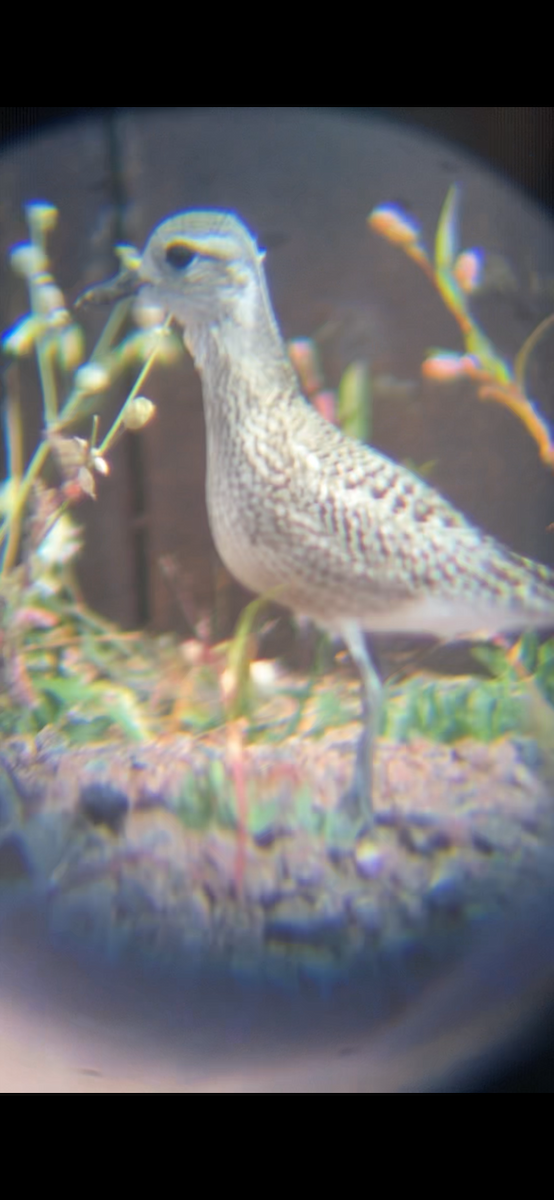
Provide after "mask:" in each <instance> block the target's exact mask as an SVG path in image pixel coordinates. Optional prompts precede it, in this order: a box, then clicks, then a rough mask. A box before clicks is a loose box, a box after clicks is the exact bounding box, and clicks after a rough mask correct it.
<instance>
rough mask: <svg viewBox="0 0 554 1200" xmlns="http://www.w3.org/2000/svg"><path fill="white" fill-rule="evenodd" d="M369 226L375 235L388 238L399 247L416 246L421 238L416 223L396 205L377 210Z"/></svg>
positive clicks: (370, 218)
mask: <svg viewBox="0 0 554 1200" xmlns="http://www.w3.org/2000/svg"><path fill="white" fill-rule="evenodd" d="M368 220H369V225H370V227H371V229H373V230H374V231H375V233H379V234H380V235H381V237H386V238H387V240H388V241H389V242H394V244H395V245H397V246H416V245H418V244H419V241H420V238H421V230H420V228H419V226H418V225H416V223H415V221H413V220H412V219H411V218H410V217H407V216H406V213H404V212H403V211H402V209H401V208H399V207H397V205H396V204H383V205H382V206H381V207H379V208H375V209H374V210H373V212H372V213H370V215H369V218H368Z"/></svg>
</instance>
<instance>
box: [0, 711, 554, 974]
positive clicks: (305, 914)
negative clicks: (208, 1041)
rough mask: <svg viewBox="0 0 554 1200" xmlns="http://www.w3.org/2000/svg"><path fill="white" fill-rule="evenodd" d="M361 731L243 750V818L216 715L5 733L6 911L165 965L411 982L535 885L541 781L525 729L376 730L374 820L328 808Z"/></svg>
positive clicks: (542, 874)
mask: <svg viewBox="0 0 554 1200" xmlns="http://www.w3.org/2000/svg"><path fill="white" fill-rule="evenodd" d="M356 733H357V730H355V729H353V728H351V727H346V728H345V729H343V730H335V731H332V732H329V733H328V734H326V735H325V736H324V737H323V738H322V739H321V740H319V741H317V742H316V741H314V740H313V739H306V738H296V739H290V740H289V741H288V742H287V743H286V744H284V745H282V746H280V747H272V746H267V745H265V746H251V747H247V748H245V749H244V751H243V756H242V761H241V771H242V775H243V777H244V780H245V783H246V792H245V799H246V809H245V812H244V814H243V817H242V821H241V822H240V821H239V822H238V821H237V815H236V814H237V802H236V794H235V785H236V779H237V776H236V774H235V775H234V774H233V771H232V769H231V766H230V760H229V754H228V746H227V744H226V741H225V737H226V735H225V733H224V732H222V733H221V734H220V735H219V740H218V737H217V736H216V737H215V738H212V739H211V742H210V744H209V745H208V744H206V743H204V742H200V741H197V740H196V741H195V740H194V739H192V738H190V737H186V736H182V737H179V738H171V739H167V740H163V739H160V740H157V741H156V742H155V743H153V744H146V745H141V746H139V747H137V746H134V747H133V746H128V745H122V744H117V743H106V744H105V745H98V746H94V747H90V746H89V747H86V748H80V749H69V748H68V747H67V746H64V745H62V744H61V743H60V742H59V741H57V740H56V739H54V738H53V737H52V736H51V735H48V734H45V735H42V736H39V737H38V738H37V739H36V740H34V741H31V740H26V739H14V740H11V741H8V742H6V743H4V744H3V746H2V747H1V750H0V897H1V904H2V908H3V910H4V912H13V911H14V909H15V910H16V911H17V910H18V909H19V907H20V906H21V905H23V906H28V905H30V906H31V908H33V907H36V909H37V910H38V911H40V912H41V914H42V918H43V919H44V921H45V928H46V932H47V937H48V940H49V942H51V943H52V944H54V945H55V946H60V947H62V948H63V949H64V950H67V951H69V952H70V953H72V954H75V953H77V954H79V955H81V954H85V955H93V956H94V957H99V958H100V959H101V960H105V961H109V962H112V963H113V962H115V963H119V962H122V963H128V962H132V963H138V964H140V965H146V966H147V967H148V968H149V969H150V968H153V969H154V970H156V971H158V970H159V971H161V972H162V973H163V972H166V971H169V972H174V971H177V972H180V971H183V972H184V973H185V974H187V973H189V972H191V973H193V974H194V975H196V976H197V975H198V974H199V973H200V974H202V973H203V972H204V971H210V970H216V971H223V972H224V973H229V974H231V975H232V976H234V977H239V978H244V977H246V978H249V979H256V980H258V979H260V980H263V981H265V982H269V983H273V982H275V981H278V982H283V981H287V980H298V979H302V980H306V979H307V980H310V981H311V980H316V981H320V982H321V981H323V982H326V981H329V980H333V979H340V980H345V979H346V980H349V979H351V978H354V977H356V976H357V974H358V972H359V971H361V972H368V971H369V972H370V974H371V976H372V977H375V978H381V977H383V975H387V977H388V978H389V980H393V981H394V980H396V983H395V986H397V985H399V986H400V987H401V988H404V989H410V988H411V987H412V985H416V984H417V983H418V981H422V980H423V979H424V978H425V977H427V975H428V973H429V971H430V970H431V969H433V968H434V966H435V965H440V964H441V963H443V962H444V961H445V960H446V959H449V958H450V957H451V955H452V953H453V952H455V951H457V950H459V949H460V948H461V947H462V946H464V945H465V944H466V942H467V940H468V938H469V937H470V936H471V934H472V932H473V931H474V930H475V929H478V928H480V926H481V924H482V922H483V920H484V919H485V918H487V917H489V916H495V915H502V914H506V915H509V914H510V912H512V911H514V910H515V909H516V908H517V906H518V905H519V903H520V902H524V901H525V900H528V899H536V898H537V897H539V898H540V894H541V892H542V890H543V889H544V890H545V889H546V888H547V886H548V881H549V878H550V876H551V868H552V856H553V847H554V805H553V803H552V793H551V789H550V788H549V787H548V786H547V785H546V784H545V783H544V782H542V781H541V778H540V776H539V773H538V771H537V769H536V767H537V763H536V754H535V750H534V747H533V744H532V743H531V742H526V741H524V740H521V741H519V742H514V741H510V740H504V741H500V742H497V743H495V744H493V745H490V746H484V745H480V744H477V743H475V742H470V741H467V742H463V743H459V744H457V745H456V746H443V745H437V744H432V743H428V742H424V741H417V742H412V743H411V744H407V745H398V744H393V743H391V742H386V741H383V742H381V743H380V745H379V750H378V755H377V762H376V803H375V809H376V814H375V825H374V828H373V829H372V830H371V831H369V832H368V831H367V830H364V829H363V828H362V827H361V825H360V822H359V821H358V822H356V821H354V820H353V819H351V818H349V817H348V816H347V815H346V814H344V813H342V812H341V810H340V806H339V807H338V801H339V798H340V796H341V795H342V794H343V793H344V792H345V791H346V788H347V785H348V781H349V777H350V773H351V769H352V762H353V754H354V747H355V736H356ZM241 824H242V829H241ZM399 981H400V983H399Z"/></svg>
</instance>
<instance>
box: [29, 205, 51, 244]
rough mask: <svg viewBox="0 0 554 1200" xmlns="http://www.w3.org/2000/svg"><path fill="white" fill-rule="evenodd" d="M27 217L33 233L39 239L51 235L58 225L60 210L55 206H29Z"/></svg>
mask: <svg viewBox="0 0 554 1200" xmlns="http://www.w3.org/2000/svg"><path fill="white" fill-rule="evenodd" d="M25 215H26V217H27V220H28V222H29V227H30V229H31V233H33V234H35V233H36V234H38V235H39V237H43V236H44V235H45V234H48V233H51V232H52V230H53V229H55V228H56V225H57V223H58V210H57V208H55V207H54V205H53V204H28V205H27V207H26V209H25Z"/></svg>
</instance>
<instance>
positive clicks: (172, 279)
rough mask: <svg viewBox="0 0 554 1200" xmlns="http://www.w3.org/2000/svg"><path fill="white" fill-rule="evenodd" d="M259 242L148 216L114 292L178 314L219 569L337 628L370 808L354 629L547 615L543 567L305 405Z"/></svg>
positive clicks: (369, 715) (219, 223)
mask: <svg viewBox="0 0 554 1200" xmlns="http://www.w3.org/2000/svg"><path fill="white" fill-rule="evenodd" d="M264 257H265V256H264V254H263V253H262V252H261V251H260V250H259V248H258V246H257V244H256V242H255V240H254V238H253V237H252V236H251V234H250V233H249V231H248V230H247V229H246V227H245V226H244V225H243V224H242V222H241V221H240V220H238V218H237V217H236V216H234V215H232V214H230V213H225V212H185V213H182V214H180V215H178V216H175V217H172V218H171V219H169V220H167V221H164V222H163V223H162V224H161V225H159V226H158V227H157V228H156V229H155V230H154V232H153V234H152V236H151V237H150V239H149V241H148V243H147V245H146V248H145V251H144V254H143V257H142V261H141V265H140V267H139V268H138V269H137V273H136V276H135V277H134V279H133V278H132V277H131V276H130V277H129V281H128V282H129V287H128V288H126V287H125V286H122V285H121V284H120V285H119V294H120V295H121V294H122V293H123V292H124V291H125V290H128V291H131V290H134V291H139V290H140V292H141V294H142V295H143V297H144V301H145V302H146V303H148V304H152V305H155V306H157V307H159V308H161V309H163V310H164V311H165V312H166V313H167V314H168V315H169V314H171V315H173V316H174V318H175V319H176V320H177V322H178V323H179V324H180V325H182V326H183V328H184V336H185V343H186V345H187V347H188V349H189V351H190V353H191V355H192V357H193V359H194V361H195V363H196V366H197V369H198V371H199V373H200V377H201V381H202V390H203V397H204V409H205V417H206V426H207V447H208V469H207V482H206V492H207V503H208V513H209V519H210V525H211V530H212V534H213V537H214V541H215V544H216V547H217V549H218V552H219V554H220V555H221V558H222V560H223V562H224V563H225V565H226V566H227V568H228V570H229V571H230V572H231V574H232V575H234V576H235V578H236V579H238V580H239V581H240V582H241V583H242V584H243V585H244V586H245V587H247V588H248V589H250V590H251V591H253V592H256V593H266V592H269V593H271V592H273V593H274V594H275V597H276V599H278V600H279V602H280V603H282V604H283V605H285V606H286V607H288V608H289V609H291V610H292V611H293V612H295V613H297V614H302V615H304V616H307V617H310V618H312V620H313V621H315V622H316V623H317V624H318V625H319V626H321V627H323V628H324V629H326V630H329V631H331V632H332V633H334V634H338V635H340V636H341V637H342V638H343V639H344V641H345V642H346V644H347V646H348V648H349V650H350V653H351V655H352V658H353V659H354V661H355V662H356V664H357V666H358V668H359V671H360V674H361V680H362V695H363V713H364V731H365V732H364V734H363V736H362V740H361V743H360V750H359V752H358V762H357V777H356V781H357V791H358V795H359V797H360V800H361V803H362V808H363V809H364V811H365V814H366V815H367V817H368V818H370V817H371V809H372V796H371V792H372V787H371V761H372V749H373V743H374V739H375V734H376V731H377V729H378V722H379V709H380V694H381V685H380V682H379V679H378V676H377V673H376V671H375V669H374V667H373V664H372V662H371V658H370V656H369V654H368V652H367V648H366V644H365V639H364V632H365V631H368V632H370V631H376V632H387V631H394V632H398V631H401V632H403V633H409V634H416V635H417V634H432V635H435V636H437V637H439V638H448V637H449V636H459V635H461V634H468V633H471V632H475V631H481V630H483V631H489V632H490V633H491V634H492V633H500V632H502V631H516V630H519V629H523V628H526V627H540V626H544V627H548V626H554V571H551V570H549V569H548V568H547V567H544V566H540V565H538V564H535V563H533V562H531V561H529V560H527V559H524V558H521V557H519V556H518V555H516V554H514V553H512V552H511V551H510V550H509V549H507V548H505V547H503V546H502V545H500V544H499V543H498V542H496V541H495V540H494V539H493V538H491V537H489V536H487V534H485V533H483V532H482V531H481V530H479V529H478V528H476V527H475V526H473V525H472V524H470V523H469V522H468V521H467V520H466V519H465V517H464V516H462V515H461V514H460V513H459V512H457V511H456V509H455V508H453V507H452V506H451V505H450V504H449V503H448V502H447V501H446V500H444V499H443V498H442V497H441V496H440V495H439V494H438V493H437V492H436V491H435V490H434V489H433V488H432V487H429V486H428V485H426V484H425V483H423V482H422V481H421V480H420V479H418V478H417V476H415V475H414V474H412V473H411V472H410V471H409V470H407V469H406V468H404V467H402V466H399V465H398V464H397V463H395V462H393V461H391V460H390V459H389V458H387V457H386V456H385V455H383V454H380V453H378V451H376V450H373V449H372V448H370V447H368V446H365V445H363V444H362V443H359V442H356V441H353V440H351V439H350V438H348V437H346V436H345V435H344V434H342V433H341V432H340V431H339V430H338V429H336V428H335V427H334V426H333V425H331V424H330V423H328V422H326V421H325V420H324V418H323V417H321V416H320V415H319V414H318V413H317V412H316V410H315V409H314V408H313V407H312V406H311V405H310V404H309V403H308V401H307V400H306V399H305V398H304V396H303V395H302V393H301V389H300V385H299V381H298V378H297V376H296V374H295V372H294V370H293V367H292V365H291V362H290V360H289V356H288V353H287V349H286V346H285V344H284V342H283V339H282V336H281V333H280V330H279V326H278V324H277V321H276V318H275V315H274V313H273V309H272V305H271V300H270V298H269V294H268V289H267V284H266V278H265V271H264ZM101 291H102V289H99V293H100V292H101ZM104 291H105V289H104Z"/></svg>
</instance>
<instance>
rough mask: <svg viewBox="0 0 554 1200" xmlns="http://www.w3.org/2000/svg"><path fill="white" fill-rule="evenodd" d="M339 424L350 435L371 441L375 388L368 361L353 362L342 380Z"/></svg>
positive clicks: (360, 439)
mask: <svg viewBox="0 0 554 1200" xmlns="http://www.w3.org/2000/svg"><path fill="white" fill-rule="evenodd" d="M337 412H338V420H339V425H340V427H341V429H342V431H343V433H346V434H347V435H348V437H352V438H357V439H358V440H359V441H361V442H369V441H370V440H371V435H372V432H373V389H372V383H371V371H370V368H369V364H368V363H367V362H363V361H361V360H360V361H359V362H353V363H351V364H350V366H349V367H347V369H346V371H345V372H344V375H343V377H342V379H341V381H340V386H339V397H338V410H337Z"/></svg>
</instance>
